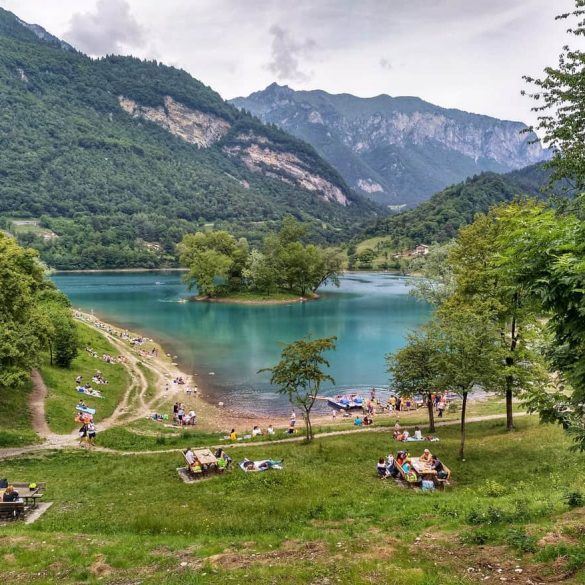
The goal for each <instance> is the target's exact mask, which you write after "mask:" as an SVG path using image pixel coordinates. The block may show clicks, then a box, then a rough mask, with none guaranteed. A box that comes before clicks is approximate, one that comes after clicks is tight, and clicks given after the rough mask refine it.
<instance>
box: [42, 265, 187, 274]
mask: <svg viewBox="0 0 585 585" xmlns="http://www.w3.org/2000/svg"><path fill="white" fill-rule="evenodd" d="M49 270H50V271H51V274H99V273H100V272H104V273H108V272H119V273H122V274H123V273H124V272H129V273H131V272H187V269H186V268H181V267H180V266H179V267H177V268H80V269H79V270H57V269H56V268H50V269H49Z"/></svg>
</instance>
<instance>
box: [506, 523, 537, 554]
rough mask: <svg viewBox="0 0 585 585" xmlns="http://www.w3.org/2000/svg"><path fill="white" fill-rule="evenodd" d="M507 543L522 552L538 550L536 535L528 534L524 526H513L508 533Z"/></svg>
mask: <svg viewBox="0 0 585 585" xmlns="http://www.w3.org/2000/svg"><path fill="white" fill-rule="evenodd" d="M506 543H507V544H509V545H510V546H513V547H514V548H515V549H517V550H518V551H520V552H523V553H530V552H536V537H535V536H531V535H529V534H526V532H525V531H524V529H522V528H513V529H512V530H510V531H509V532H508V534H507V535H506Z"/></svg>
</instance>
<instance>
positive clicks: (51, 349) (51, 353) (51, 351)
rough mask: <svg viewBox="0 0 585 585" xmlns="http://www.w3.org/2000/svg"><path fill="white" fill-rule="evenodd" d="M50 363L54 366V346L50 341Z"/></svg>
mask: <svg viewBox="0 0 585 585" xmlns="http://www.w3.org/2000/svg"><path fill="white" fill-rule="evenodd" d="M49 363H50V364H51V365H53V344H52V343H51V342H50V341H49Z"/></svg>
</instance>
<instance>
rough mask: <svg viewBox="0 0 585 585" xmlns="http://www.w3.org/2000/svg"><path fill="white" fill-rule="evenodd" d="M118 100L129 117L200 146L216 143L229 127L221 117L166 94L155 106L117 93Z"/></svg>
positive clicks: (204, 146)
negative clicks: (139, 119)
mask: <svg viewBox="0 0 585 585" xmlns="http://www.w3.org/2000/svg"><path fill="white" fill-rule="evenodd" d="M118 101H119V103H120V106H121V107H122V109H124V110H125V111H126V112H128V113H129V114H130V115H131V116H134V117H136V118H144V119H145V120H150V121H151V122H154V123H155V124H158V125H159V126H162V127H163V128H165V129H166V130H168V131H169V132H171V133H172V134H174V135H175V136H179V137H180V138H182V139H183V140H185V141H186V142H189V143H190V144H195V145H197V146H198V147H199V148H207V147H209V146H211V145H212V144H215V143H216V142H218V141H219V140H221V139H222V138H223V137H224V136H225V135H226V134H227V133H228V132H229V129H230V128H231V125H230V124H229V123H228V122H227V121H226V120H224V119H223V118H220V117H218V116H214V115H213V114H207V113H205V112H200V111H198V110H192V109H190V108H188V107H187V106H184V105H183V104H181V103H179V102H177V101H175V100H174V99H173V98H172V97H170V96H166V97H165V100H164V102H165V105H164V107H163V106H159V107H156V108H152V107H148V106H142V105H140V104H138V103H136V102H135V101H134V100H131V99H129V98H125V97H123V96H119V97H118Z"/></svg>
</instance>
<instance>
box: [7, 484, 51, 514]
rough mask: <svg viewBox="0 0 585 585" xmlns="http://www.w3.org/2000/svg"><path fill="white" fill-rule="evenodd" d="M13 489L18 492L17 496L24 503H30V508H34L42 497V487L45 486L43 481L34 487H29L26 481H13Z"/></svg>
mask: <svg viewBox="0 0 585 585" xmlns="http://www.w3.org/2000/svg"><path fill="white" fill-rule="evenodd" d="M12 485H13V486H14V489H15V490H16V491H17V492H18V496H19V497H20V498H21V499H22V500H23V501H24V503H25V504H27V505H30V506H31V508H36V507H37V503H38V501H39V500H40V499H41V498H42V497H43V493H42V491H41V490H42V489H43V488H44V487H45V484H44V483H39V484H37V485H36V487H34V488H32V489H31V488H30V487H29V486H30V484H28V483H19V482H16V483H13V484H12Z"/></svg>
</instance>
